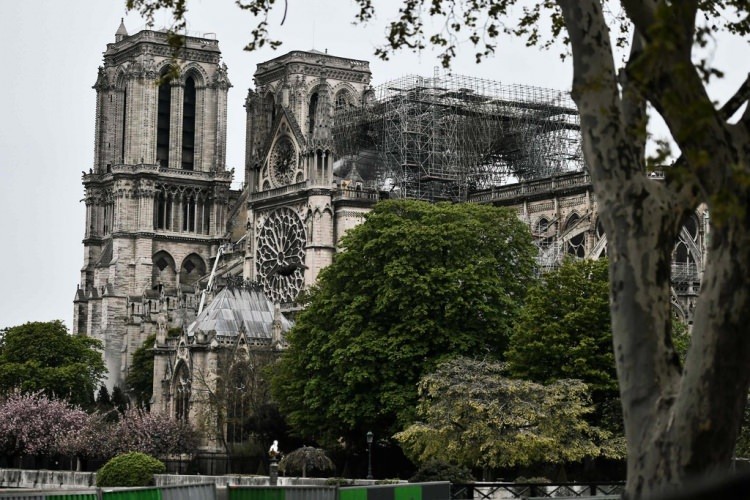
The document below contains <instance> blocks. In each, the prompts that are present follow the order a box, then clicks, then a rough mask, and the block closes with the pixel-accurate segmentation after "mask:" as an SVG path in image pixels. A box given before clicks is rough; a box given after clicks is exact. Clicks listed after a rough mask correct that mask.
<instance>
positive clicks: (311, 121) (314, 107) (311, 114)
mask: <svg viewBox="0 0 750 500" xmlns="http://www.w3.org/2000/svg"><path fill="white" fill-rule="evenodd" d="M317 112H318V93H317V92H316V93H314V94H313V95H312V96H311V97H310V106H309V107H308V109H307V119H308V127H307V131H308V132H309V133H311V134H312V133H313V131H314V130H315V114H316V113H317Z"/></svg>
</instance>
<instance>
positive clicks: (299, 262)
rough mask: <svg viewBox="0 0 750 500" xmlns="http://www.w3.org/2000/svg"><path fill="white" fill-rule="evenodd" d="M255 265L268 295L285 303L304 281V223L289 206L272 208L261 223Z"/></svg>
mask: <svg viewBox="0 0 750 500" xmlns="http://www.w3.org/2000/svg"><path fill="white" fill-rule="evenodd" d="M255 268H256V270H257V274H258V278H259V280H260V281H261V283H262V284H263V291H264V292H265V293H266V296H268V298H269V299H271V300H272V301H274V302H277V303H288V302H292V301H294V299H296V298H297V294H299V292H300V290H301V289H302V287H303V286H304V284H305V227H304V225H303V224H302V221H301V220H300V218H299V217H298V216H297V214H296V213H295V212H294V211H293V210H291V209H289V208H279V209H277V210H274V211H273V212H271V213H270V214H269V216H268V218H267V219H266V221H265V222H264V223H263V226H262V227H261V229H260V232H259V233H258V250H257V252H256V263H255Z"/></svg>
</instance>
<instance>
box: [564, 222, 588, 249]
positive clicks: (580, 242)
mask: <svg viewBox="0 0 750 500" xmlns="http://www.w3.org/2000/svg"><path fill="white" fill-rule="evenodd" d="M580 219H581V217H580V216H579V215H578V214H576V213H574V214H572V215H571V216H570V217H569V218H568V222H567V224H565V229H566V230H569V229H572V228H574V227H575V226H576V224H578V221H580ZM585 242H586V237H585V235H584V234H583V233H579V234H576V235H575V236H573V237H571V238H569V239H568V242H567V245H566V251H567V253H568V254H570V255H574V256H576V257H578V258H579V259H582V258H584V257H585V256H586V248H585Z"/></svg>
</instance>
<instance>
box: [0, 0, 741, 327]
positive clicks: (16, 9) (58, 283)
mask: <svg viewBox="0 0 750 500" xmlns="http://www.w3.org/2000/svg"><path fill="white" fill-rule="evenodd" d="M0 2H1V3H0V40H2V51H0V63H1V64H0V67H2V68H3V73H2V78H0V238H2V242H1V243H0V263H2V271H0V280H1V281H0V328H3V327H6V326H13V325H18V324H21V323H24V322H27V321H48V320H52V319H61V320H63V321H64V322H65V324H66V325H68V326H70V325H71V323H72V316H73V303H72V301H73V296H74V293H75V290H76V285H77V283H78V282H79V271H80V268H81V265H82V262H83V245H82V244H81V239H82V237H83V231H84V222H85V220H84V216H85V213H84V205H83V204H82V203H81V201H80V200H81V199H82V198H83V187H82V185H81V171H83V170H86V171H87V170H88V169H89V168H90V167H91V166H92V165H93V151H94V111H95V95H96V94H95V92H94V90H92V88H91V87H92V85H93V84H94V82H95V80H96V74H97V67H98V66H99V65H100V64H101V63H102V52H103V51H104V49H105V48H106V44H107V43H110V42H114V34H115V31H116V30H117V27H118V26H119V24H120V18H121V17H124V18H125V26H126V28H127V29H128V32H129V33H130V34H133V33H136V32H137V31H139V30H141V29H143V28H144V27H145V23H144V20H143V19H141V18H140V17H139V16H138V15H137V14H136V13H130V14H126V12H125V7H124V5H125V0H68V1H46V0H0ZM399 3H400V0H378V1H377V2H376V5H377V8H378V9H379V11H378V12H379V14H378V18H377V19H376V20H375V21H374V22H371V23H369V24H368V25H365V26H361V25H360V26H353V25H352V20H353V18H354V13H355V12H356V9H355V5H354V4H353V2H352V1H350V0H289V11H288V13H287V18H286V21H285V23H284V25H283V26H280V25H279V23H280V21H281V17H282V10H283V9H281V8H278V9H277V10H276V12H275V13H273V15H272V17H271V18H270V23H269V24H270V32H271V36H272V37H275V38H278V39H280V40H282V41H283V42H284V43H283V45H282V47H281V48H280V49H279V50H277V51H271V50H266V49H264V50H262V51H259V52H254V53H249V52H244V51H243V50H242V47H244V45H245V44H246V43H247V42H248V41H249V39H250V35H249V32H250V25H251V22H252V19H251V17H250V15H249V14H246V13H244V12H242V11H240V10H239V9H238V8H237V7H236V5H235V3H234V1H233V0H190V1H189V2H188V4H189V7H190V11H189V13H188V16H187V17H188V22H189V26H188V29H189V30H190V31H191V32H193V33H195V34H203V33H214V34H215V36H216V38H217V39H218V40H219V45H220V48H221V50H222V55H223V59H224V61H225V62H226V64H227V66H228V67H229V78H230V80H231V82H232V84H233V88H232V89H230V92H229V104H228V121H229V123H228V137H227V151H228V154H227V157H228V160H227V168H234V169H235V171H236V174H235V178H236V179H238V180H241V179H242V170H243V168H244V165H243V161H244V160H243V158H244V147H245V146H244V143H245V141H244V135H245V124H244V123H245V122H244V111H245V110H244V108H243V101H244V98H245V95H246V94H247V90H248V88H250V87H252V85H253V81H252V75H253V72H254V71H255V68H256V65H257V64H258V63H260V62H262V61H264V60H267V59H270V58H273V57H277V56H279V55H281V54H283V53H285V52H287V51H290V50H309V49H312V48H315V49H317V50H321V51H323V50H327V51H328V52H329V53H330V54H333V55H339V56H343V57H351V58H357V59H366V60H369V61H370V69H371V70H372V74H373V83H374V84H375V85H378V84H380V83H383V82H385V81H388V80H390V79H393V78H397V77H400V76H403V75H407V74H420V75H423V76H431V75H432V74H433V68H434V67H435V66H437V65H438V60H437V54H436V53H435V52H431V51H424V52H422V53H421V54H413V53H409V52H402V53H400V54H398V55H396V56H395V57H393V58H392V60H391V61H389V62H382V61H379V60H377V59H375V58H374V57H373V52H374V49H375V47H376V46H377V45H379V44H380V43H381V41H382V40H383V39H384V32H385V25H386V22H387V21H388V20H389V18H390V17H393V16H394V15H395V13H396V12H397V8H398V5H399ZM167 24H168V17H167V16H166V15H163V16H161V17H160V18H159V19H158V20H157V24H156V26H155V28H156V29H158V28H160V27H163V26H166V25H167ZM720 45H721V46H720V47H719V51H717V52H716V54H715V55H713V57H715V60H716V64H717V65H718V66H719V68H721V69H724V70H727V71H730V73H729V75H728V77H727V78H726V79H725V81H723V82H720V83H719V84H718V85H715V86H714V87H712V91H713V92H714V93H715V98H716V99H718V100H724V99H726V97H727V96H728V95H729V93H730V92H731V90H732V89H734V88H735V87H736V86H737V85H738V84H739V82H740V81H741V80H742V79H743V78H744V75H746V74H747V71H748V68H747V64H746V61H747V60H748V58H747V54H748V51H747V44H746V43H743V42H737V43H734V42H732V43H728V44H720ZM558 51H559V50H557V51H556V50H553V51H552V52H540V51H539V50H537V49H529V48H525V47H524V45H523V43H522V42H519V41H513V40H504V41H502V42H501V43H500V44H499V47H498V50H497V53H496V54H495V56H494V57H492V58H490V59H488V60H487V61H485V62H484V63H482V64H480V65H476V64H474V61H473V57H472V55H471V54H472V53H473V51H472V50H471V47H470V46H469V45H466V46H465V49H464V50H463V51H461V53H460V54H461V55H460V57H459V58H458V60H457V61H456V62H455V64H454V66H453V72H454V73H457V74H463V75H472V76H478V77H482V78H488V79H494V80H499V81H501V82H503V83H504V84H525V85H534V86H540V87H549V88H554V89H561V90H565V89H568V88H569V87H570V81H571V68H570V62H569V61H568V62H565V63H563V62H561V61H560V59H559V57H558Z"/></svg>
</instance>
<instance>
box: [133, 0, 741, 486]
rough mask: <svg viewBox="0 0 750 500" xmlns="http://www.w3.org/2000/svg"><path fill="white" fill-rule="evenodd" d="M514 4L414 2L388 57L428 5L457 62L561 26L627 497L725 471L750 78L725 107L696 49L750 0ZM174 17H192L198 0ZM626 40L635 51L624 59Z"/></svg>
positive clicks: (418, 28)
mask: <svg viewBox="0 0 750 500" xmlns="http://www.w3.org/2000/svg"><path fill="white" fill-rule="evenodd" d="M356 3H357V4H358V5H359V7H360V13H359V14H358V16H357V17H358V19H359V20H361V21H367V20H368V19H370V18H372V17H373V15H374V13H375V7H374V3H373V2H372V0H357V2H356ZM516 3H517V2H516V1H515V0H503V1H493V0H479V1H468V0H467V1H461V0H430V1H429V2H427V0H414V1H409V2H404V3H403V4H402V5H401V6H400V9H399V13H398V17H397V19H396V20H395V21H393V22H392V23H391V25H390V29H389V30H388V33H387V45H386V46H385V47H384V48H381V49H380V54H381V55H382V56H383V57H387V55H388V53H389V52H390V51H391V50H395V49H398V48H401V47H411V48H415V49H418V48H420V47H422V46H424V45H425V43H426V42H425V39H426V38H427V37H426V35H425V32H424V26H423V20H422V17H421V15H422V13H428V14H429V15H433V16H441V17H446V18H448V19H446V22H445V23H441V22H436V23H435V25H437V26H440V27H441V28H439V29H440V30H442V31H438V32H437V33H434V34H431V35H430V36H429V41H430V42H431V43H434V44H437V45H439V46H442V47H444V48H445V52H444V56H445V57H444V62H446V63H449V62H450V59H451V57H452V56H453V54H455V52H456V50H457V45H456V40H457V39H458V36H457V34H458V33H459V32H460V33H461V35H462V38H464V39H465V37H466V36H468V39H469V40H470V41H471V42H473V43H474V44H475V45H479V46H480V50H479V51H478V53H477V59H481V58H482V57H483V56H484V55H486V54H487V53H490V52H492V51H493V50H494V45H495V44H496V40H497V37H498V35H499V34H501V33H503V32H506V33H511V34H513V35H517V36H522V37H525V38H526V40H527V42H528V44H530V45H534V44H540V43H542V44H544V45H546V41H545V40H544V38H543V34H542V33H541V31H540V29H539V24H538V23H539V20H540V19H551V32H552V36H553V37H557V36H560V35H561V34H564V39H565V40H566V41H567V42H568V44H569V50H570V53H571V55H572V62H573V70H574V78H573V89H572V90H573V98H574V100H575V101H576V103H577V105H578V109H579V112H580V116H581V131H582V134H583V151H584V157H585V160H586V163H587V166H588V170H589V172H590V174H591V178H592V182H593V185H594V191H595V192H596V194H597V202H598V204H599V208H600V217H601V221H602V223H603V227H604V229H605V230H606V232H607V238H608V249H607V254H608V256H609V258H610V260H609V266H610V268H609V273H610V286H611V290H610V294H611V302H610V303H611V314H612V330H613V343H614V352H615V353H616V357H615V359H616V363H617V372H618V380H619V384H620V393H621V401H622V405H623V415H624V424H625V435H626V440H627V443H628V450H629V453H628V472H627V474H628V479H627V486H626V492H625V496H626V498H640V497H644V496H647V495H649V494H650V493H652V492H655V491H659V490H665V489H667V490H668V489H672V488H674V487H676V486H679V485H680V484H681V483H683V482H684V481H685V480H686V479H687V478H689V477H690V476H693V475H695V474H702V473H707V472H710V471H712V470H715V469H721V468H726V467H727V465H728V464H729V461H730V459H731V457H732V451H733V449H734V442H735V440H736V438H737V434H738V431H739V427H740V421H741V418H742V413H743V408H744V405H745V399H746V394H747V389H748V385H749V384H750V363H748V359H750V335H747V332H746V330H747V325H748V324H750V321H748V320H750V307H749V306H750V289H748V287H747V286H746V283H745V277H746V276H748V273H749V272H750V228H749V226H748V224H747V217H748V216H747V212H748V210H750V203H748V202H749V201H750V199H749V198H750V187H749V186H750V181H749V179H750V177H749V172H748V167H749V166H748V155H749V154H750V106H747V107H745V109H744V111H742V113H738V111H740V110H741V109H742V107H743V106H744V105H746V103H747V101H748V98H749V97H750V79H747V80H745V82H744V83H743V84H742V85H741V86H740V87H739V89H738V90H737V92H736V93H735V95H734V96H733V97H732V98H730V99H729V100H728V101H727V102H725V103H724V104H723V105H718V104H715V103H714V102H712V101H711V98H710V97H709V95H708V92H707V90H706V85H707V84H708V81H709V79H710V78H711V77H714V76H717V75H718V74H719V72H717V71H716V70H715V69H714V68H712V67H710V66H709V63H708V59H707V58H706V57H704V56H703V55H702V54H701V53H700V52H697V53H695V52H694V48H695V47H696V46H698V47H705V45H706V44H707V43H708V40H709V38H710V36H711V35H712V34H713V33H714V32H716V31H719V30H722V29H723V30H727V31H729V32H730V33H733V34H736V35H739V36H741V37H744V38H747V36H748V34H750V16H749V15H748V13H750V5H748V2H746V1H743V0H713V1H700V0H680V1H679V2H676V1H668V0H651V1H648V2H644V1H641V0H620V2H619V6H617V5H616V6H614V7H611V6H610V2H604V1H602V0H584V1H578V0H557V1H552V0H544V1H538V2H533V3H532V4H530V6H527V8H525V9H517V10H516V12H520V13H521V14H520V16H521V17H520V19H517V18H513V17H512V10H511V9H512V7H514V6H515V4H516ZM155 4H157V5H164V6H170V4H171V3H170V2H165V1H164V0H138V1H133V0H130V1H129V5H130V6H131V7H132V6H135V7H139V8H141V10H143V9H142V8H143V7H144V6H145V5H155ZM285 4H286V2H285ZM274 5H276V3H275V2H266V1H265V0H253V1H250V2H247V3H246V4H244V6H245V8H247V9H249V10H250V11H251V12H252V13H253V14H255V15H258V16H260V19H261V20H260V22H259V23H258V27H257V28H256V29H255V30H253V31H252V34H253V36H254V42H255V43H253V44H251V47H249V48H253V47H257V46H258V45H259V43H258V42H256V39H257V38H260V39H264V40H265V39H267V29H266V28H267V25H266V18H267V14H268V11H269V10H270V9H271V8H273V6H274ZM547 11H549V15H547V14H548V12H547ZM173 12H174V13H175V14H176V17H177V18H178V19H184V14H185V12H186V5H185V2H180V3H179V8H177V9H174V10H173ZM613 12H614V13H615V14H612V13H613ZM608 16H609V17H608ZM608 21H609V24H608ZM610 26H612V27H613V29H610ZM613 39H614V40H613ZM613 42H614V43H613ZM617 46H620V47H625V48H626V52H627V50H629V53H627V55H626V56H624V57H623V58H622V62H623V64H622V65H621V67H618V63H617V62H616V61H618V60H619V59H620V58H619V57H615V49H614V47H617ZM694 55H695V56H696V57H695V60H694V59H693V56H694ZM647 107H650V108H651V109H652V110H653V111H654V112H655V113H657V114H658V115H659V116H660V117H661V118H663V120H664V122H665V123H666V125H667V127H668V129H669V134H670V136H671V139H672V140H673V141H674V142H675V144H676V145H677V146H678V148H679V150H680V151H681V153H682V156H681V157H680V159H679V160H678V161H676V162H675V163H674V164H673V165H671V166H668V167H667V168H665V172H664V173H665V178H664V180H663V181H657V182H654V181H653V180H652V179H650V178H649V177H648V175H647V170H648V167H649V161H648V160H649V159H648V158H647V155H646V143H647V140H648V134H647V127H646V124H647V114H646V109H647ZM736 114H737V115H738V116H737V117H736V119H733V117H734V115H736ZM663 159H664V158H663V157H661V156H657V158H656V159H655V160H656V162H657V163H660V162H661V161H663ZM701 203H705V204H706V205H707V207H708V209H709V211H710V213H711V216H712V221H711V222H712V228H711V239H710V243H709V245H708V254H709V255H710V258H709V260H708V262H707V264H706V268H705V270H704V274H703V285H702V287H701V290H700V293H699V296H698V299H697V303H696V310H695V314H694V321H693V329H692V338H691V346H690V349H689V352H688V355H687V359H686V361H685V363H684V369H683V364H682V363H681V362H680V360H679V357H678V356H677V355H676V354H675V349H674V347H673V343H672V332H671V321H670V314H671V311H670V309H671V306H670V261H671V252H672V249H673V246H674V243H675V241H676V238H677V235H678V232H679V230H680V227H681V226H682V223H683V220H684V218H685V217H686V216H687V215H688V214H691V213H692V212H693V211H694V210H695V209H696V208H697V207H698V206H699V205H700V204H701ZM653 443H660V446H654V445H653Z"/></svg>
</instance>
